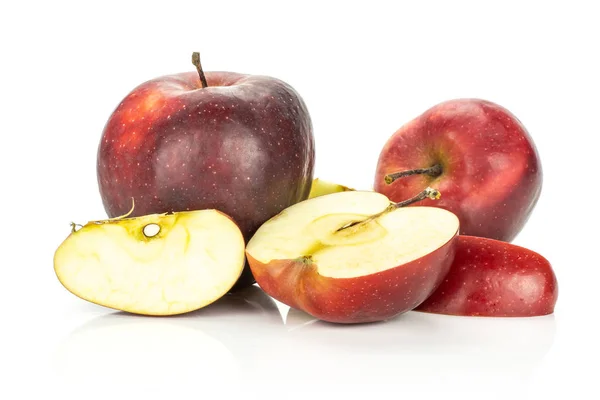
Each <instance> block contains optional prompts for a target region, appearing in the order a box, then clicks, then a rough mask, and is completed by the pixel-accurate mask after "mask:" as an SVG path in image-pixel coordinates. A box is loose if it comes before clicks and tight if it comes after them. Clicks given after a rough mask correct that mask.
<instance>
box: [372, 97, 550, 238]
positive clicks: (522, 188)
mask: <svg viewBox="0 0 600 400" xmlns="http://www.w3.org/2000/svg"><path fill="white" fill-rule="evenodd" d="M435 165H439V167H440V169H439V171H437V173H434V174H416V175H412V176H405V177H402V178H399V179H397V180H396V181H394V182H393V183H390V184H388V183H386V182H385V177H386V175H388V174H392V173H395V172H399V171H407V170H413V169H417V168H430V167H433V166H435ZM426 186H431V187H434V188H436V189H438V190H439V191H441V192H442V193H443V196H442V198H441V199H440V200H438V201H436V202H435V203H433V202H429V201H424V202H423V203H420V205H431V206H435V207H442V208H445V209H447V210H449V211H452V212H453V213H455V214H456V215H458V217H459V219H460V227H461V234H464V235H472V236H481V237H488V238H492V239H498V240H504V241H510V240H512V239H513V238H514V237H515V236H516V235H517V234H518V233H519V231H520V230H521V228H522V227H523V225H524V224H525V222H526V221H527V219H528V218H529V215H530V214H531V211H532V210H533V208H534V206H535V204H536V202H537V200H538V198H539V195H540V191H541V188H542V167H541V163H540V159H539V157H538V153H537V150H536V148H535V145H534V143H533V141H532V139H531V137H530V135H529V134H528V132H527V130H526V129H525V127H524V126H523V125H522V124H521V122H520V121H519V120H518V119H517V118H516V117H515V116H514V115H512V114H511V113H510V112H509V111H508V110H506V109H505V108H503V107H501V106H499V105H497V104H494V103H491V102H488V101H484V100H478V99H462V100H452V101H448V102H445V103H441V104H439V105H437V106H435V107H433V108H431V109H429V110H428V111H426V112H425V113H424V114H422V115H421V116H419V117H417V118H416V119H414V120H413V121H411V122H409V123H407V124H406V125H404V126H403V127H401V128H400V129H399V130H398V131H397V132H396V133H394V135H393V136H392V137H391V138H390V139H389V140H388V142H387V143H386V145H385V147H384V148H383V150H382V152H381V154H380V157H379V162H378V165H377V172H376V175H375V182H374V189H375V190H376V191H377V192H380V193H383V194H385V195H386V196H388V197H389V198H390V200H392V201H400V200H402V199H405V198H407V197H408V196H410V195H411V194H412V193H416V192H418V191H420V190H422V189H423V188H425V187H426Z"/></svg>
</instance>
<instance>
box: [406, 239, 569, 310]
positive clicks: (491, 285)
mask: <svg viewBox="0 0 600 400" xmlns="http://www.w3.org/2000/svg"><path fill="white" fill-rule="evenodd" d="M557 297H558V284H557V282H556V277H555V275H554V272H553V271H552V267H551V265H550V263H549V262H548V260H546V259H545V258H544V257H542V256H541V255H539V254H537V253H535V252H533V251H531V250H527V249H524V248H522V247H519V246H515V245H512V244H509V243H506V242H501V241H498V240H492V239H485V238H478V237H472V236H459V237H458V240H457V244H456V256H455V257H454V262H453V263H452V267H451V268H450V272H448V275H446V278H445V279H444V281H443V282H442V284H441V285H440V286H439V287H438V288H437V290H436V291H435V292H434V293H433V294H432V295H431V296H430V297H429V298H428V299H427V300H425V302H423V303H422V304H421V305H420V306H419V307H418V308H417V310H420V311H427V312H432V313H438V314H451V315H478V316H488V317H530V316H536V315H546V314H551V313H553V312H554V305H555V304H556V299H557Z"/></svg>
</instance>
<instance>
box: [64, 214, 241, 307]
mask: <svg viewBox="0 0 600 400" xmlns="http://www.w3.org/2000/svg"><path fill="white" fill-rule="evenodd" d="M244 263H245V260H244V239H243V236H242V234H241V232H240V229H239V228H238V226H237V225H236V224H235V223H234V222H233V220H231V218H229V217H228V216H226V215H225V214H223V213H221V212H219V211H216V210H199V211H186V212H179V213H172V214H152V215H146V216H141V217H136V218H123V219H115V220H104V221H93V222H89V223H87V224H86V225H85V226H83V227H81V229H79V230H76V231H75V230H74V231H73V232H72V233H71V235H69V237H68V238H67V239H66V240H65V241H64V242H63V243H62V244H61V245H60V247H59V248H58V249H57V250H56V253H55V255H54V269H55V272H56V275H57V277H58V279H59V280H60V282H61V283H62V284H63V286H65V288H66V289H68V290H69V291H70V292H72V293H73V294H75V295H77V296H78V297H80V298H82V299H84V300H88V301H90V302H92V303H96V304H99V305H102V306H105V307H110V308H114V309H118V310H122V311H127V312H131V313H136V314H145V315H174V314H181V313H185V312H189V311H193V310H196V309H199V308H202V307H204V306H206V305H208V304H210V303H212V302H214V301H215V300H217V299H219V298H220V297H222V296H223V295H224V294H225V293H227V291H229V289H231V287H232V286H233V285H234V283H235V282H236V280H237V279H238V278H239V276H240V275H241V273H242V270H243V267H244Z"/></svg>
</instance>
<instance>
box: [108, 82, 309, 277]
mask: <svg viewBox="0 0 600 400" xmlns="http://www.w3.org/2000/svg"><path fill="white" fill-rule="evenodd" d="M206 79H207V81H208V87H204V88H202V87H201V83H200V79H199V76H198V74H197V73H195V72H194V73H182V74H177V75H171V76H165V77H161V78H157V79H154V80H151V81H149V82H146V83H144V84H142V85H140V86H138V87H137V88H135V89H134V90H133V91H132V92H131V93H129V94H128V95H127V97H125V99H124V100H123V101H122V102H121V104H119V106H118V107H117V108H116V110H115V111H114V112H113V114H112V115H111V116H110V119H109V120H108V122H107V124H106V127H105V128H104V132H103V134H102V140H101V142H100V146H99V149H98V162H97V172H98V184H99V187H100V194H101V195H102V201H103V204H104V207H105V209H106V212H107V213H108V215H109V216H110V217H114V216H117V215H123V214H124V213H126V212H127V211H128V210H129V209H130V208H131V199H132V198H133V199H135V204H136V207H135V210H134V213H133V214H132V216H139V215H147V214H154V213H164V212H173V211H187V210H199V209H212V208H214V209H218V210H220V211H222V212H224V213H226V214H228V215H230V216H231V217H232V218H233V219H234V220H235V221H236V223H237V224H238V225H239V226H240V229H241V230H242V232H243V234H244V238H245V239H246V241H247V240H249V239H250V237H251V236H252V235H253V234H254V232H255V231H256V229H258V227H259V226H260V225H261V224H262V223H263V222H265V221H266V220H267V219H269V218H270V217H272V216H273V215H275V214H277V213H278V212H279V211H281V210H283V209H284V208H286V207H288V206H290V205H292V204H294V203H296V202H298V201H301V200H304V199H306V198H307V197H308V194H309V192H310V187H311V182H312V178H313V166H314V138H313V133H312V125H311V120H310V117H309V114H308V110H307V108H306V106H305V104H304V102H303V101H302V99H301V98H300V96H299V95H298V93H297V92H296V91H295V90H294V89H293V88H292V87H290V86H289V85H287V84H286V83H284V82H282V81H280V80H278V79H274V78H270V77H265V76H250V75H242V74H236V73H230V72H207V73H206ZM252 282H253V279H252V276H251V275H250V273H249V270H248V271H245V273H244V275H243V277H242V278H241V279H240V282H239V286H245V285H247V284H251V283H252Z"/></svg>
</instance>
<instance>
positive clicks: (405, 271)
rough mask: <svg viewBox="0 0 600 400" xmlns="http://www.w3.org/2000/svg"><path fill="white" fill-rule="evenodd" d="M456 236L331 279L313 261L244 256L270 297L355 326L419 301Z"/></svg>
mask: <svg viewBox="0 0 600 400" xmlns="http://www.w3.org/2000/svg"><path fill="white" fill-rule="evenodd" d="M455 239H456V236H454V237H453V238H452V239H450V240H449V241H448V242H447V243H446V244H444V245H443V246H442V247H440V248H439V249H437V250H435V251H434V252H432V253H429V254H427V255H425V256H423V257H421V258H418V259H416V260H414V261H411V262H409V263H406V264H404V265H400V266H398V267H395V268H391V269H387V270H385V271H382V272H378V273H374V274H371V275H365V276H360V277H354V278H331V277H326V276H322V275H320V274H319V273H318V270H317V266H316V265H315V264H307V263H305V262H302V261H301V260H299V259H296V260H272V261H270V262H269V263H267V264H264V263H261V262H260V261H258V260H256V259H254V258H253V257H252V256H251V255H250V254H248V252H246V257H247V258H248V261H249V263H250V267H251V268H252V272H253V274H254V276H255V277H256V281H257V283H258V284H259V286H260V287H261V288H262V289H263V290H264V291H265V292H266V293H267V294H268V295H269V296H271V297H273V298H275V299H277V300H279V301H281V302H282V303H284V304H287V305H288V306H290V307H293V308H297V309H299V310H303V311H305V312H307V313H308V314H310V315H312V316H313V317H315V318H318V319H321V320H323V321H328V322H335V323H342V324H355V323H365V322H376V321H383V320H386V319H390V318H392V317H395V316H396V315H399V314H402V313H405V312H407V311H410V310H412V309H414V308H415V307H417V306H418V305H419V304H421V302H423V301H424V300H425V299H426V298H427V297H429V295H431V293H433V291H434V290H435V289H436V288H437V287H438V285H439V284H440V283H441V282H442V280H443V278H444V277H445V276H446V274H447V273H448V271H449V269H450V264H451V263H452V260H453V258H454V246H455Z"/></svg>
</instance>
